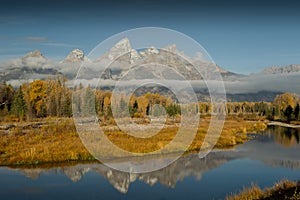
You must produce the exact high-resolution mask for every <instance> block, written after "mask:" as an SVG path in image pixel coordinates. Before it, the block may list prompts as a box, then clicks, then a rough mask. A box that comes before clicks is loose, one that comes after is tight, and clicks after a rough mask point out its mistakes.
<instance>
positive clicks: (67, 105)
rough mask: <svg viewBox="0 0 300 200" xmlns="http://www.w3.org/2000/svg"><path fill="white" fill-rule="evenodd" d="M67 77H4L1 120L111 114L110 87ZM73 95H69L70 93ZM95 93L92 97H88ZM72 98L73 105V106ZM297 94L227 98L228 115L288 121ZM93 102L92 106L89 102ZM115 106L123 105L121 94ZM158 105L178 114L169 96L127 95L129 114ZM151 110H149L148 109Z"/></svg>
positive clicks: (206, 110) (295, 112) (204, 108)
mask: <svg viewBox="0 0 300 200" xmlns="http://www.w3.org/2000/svg"><path fill="white" fill-rule="evenodd" d="M66 81H67V80H66V78H64V77H56V78H55V79H49V80H47V81H43V80H35V81H33V82H30V83H24V84H22V85H21V86H20V87H19V88H13V87H12V86H11V85H9V84H7V83H6V82H5V81H3V82H1V84H0V121H31V120H32V119H35V118H45V117H72V115H73V112H75V113H76V112H81V113H93V112H95V111H96V114H97V115H98V116H99V118H100V119H103V120H108V119H110V118H112V117H113V116H112V109H111V97H112V92H111V91H104V90H100V89H92V88H91V87H89V86H88V87H84V86H83V85H81V84H80V85H79V86H78V87H75V88H72V89H70V88H68V87H67V86H66ZM73 94H76V95H74V99H72V95H73ZM91 97H94V99H93V100H94V101H91V99H92V98H91ZM72 100H73V101H75V102H76V104H75V105H76V106H75V107H74V108H73V109H72ZM299 102H300V100H299V97H298V96H297V95H296V94H289V93H285V94H280V95H277V96H276V98H275V99H274V101H273V102H263V101H261V102H227V103H226V108H225V109H226V114H227V115H245V114H246V115H247V116H250V117H252V118H254V119H255V118H256V117H265V118H266V119H269V120H279V121H286V122H289V121H291V120H298V119H299ZM91 104H93V105H94V106H89V105H91ZM117 104H118V106H120V107H124V106H126V103H125V101H124V100H123V98H121V100H120V102H118V103H117ZM73 105H74V104H73ZM155 105H159V106H162V107H163V108H165V111H166V113H167V115H168V116H169V117H174V116H178V115H180V113H181V112H182V110H181V106H180V105H179V104H178V103H176V99H174V98H172V97H171V96H169V97H168V96H163V95H160V94H154V93H147V94H145V95H142V96H134V95H132V96H131V97H130V102H129V107H128V109H129V113H130V115H131V117H134V118H143V117H147V115H149V114H153V115H155V116H159V115H162V114H164V113H161V109H156V108H157V106H155ZM193 106H195V109H194V110H195V111H196V112H198V113H200V114H210V113H213V112H215V110H214V109H216V108H213V106H212V103H210V102H198V103H195V105H193ZM150 112H151V113H150Z"/></svg>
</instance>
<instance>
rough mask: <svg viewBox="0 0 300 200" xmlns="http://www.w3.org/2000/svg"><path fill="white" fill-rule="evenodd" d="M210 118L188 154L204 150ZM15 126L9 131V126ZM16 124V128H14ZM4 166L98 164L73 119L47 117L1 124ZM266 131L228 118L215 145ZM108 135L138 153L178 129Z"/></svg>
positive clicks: (0, 148)
mask: <svg viewBox="0 0 300 200" xmlns="http://www.w3.org/2000/svg"><path fill="white" fill-rule="evenodd" d="M209 121H210V120H209V118H201V120H200V124H199V128H198V131H197V134H196V137H195V138H194V140H193V142H192V144H191V145H190V147H189V148H188V150H187V152H195V151H197V150H199V149H200V147H201V145H204V144H203V141H204V138H205V136H206V132H207V129H208V127H209ZM9 125H10V126H11V127H9V128H7V127H8V126H9ZM12 125H13V126H12ZM0 126H1V127H6V128H5V129H3V130H0V165H1V166H8V165H38V164H45V163H60V162H71V161H95V158H94V157H93V156H92V155H91V154H90V153H89V152H88V151H87V150H86V148H85V147H84V145H83V144H82V142H81V140H80V138H79V136H78V134H77V132H76V129H75V126H74V123H73V120H72V118H60V119H54V118H53V119H52V118H47V119H43V120H40V121H38V122H31V123H25V122H22V123H14V124H8V123H6V124H4V123H2V124H0ZM265 128H266V125H265V123H264V122H260V121H246V120H243V119H238V118H235V119H233V118H230V119H229V118H228V119H227V120H226V121H225V124H224V128H223V131H222V133H221V136H220V138H219V139H218V142H217V143H216V145H215V148H217V149H224V148H231V147H233V146H235V145H237V144H242V143H244V142H245V141H247V140H249V137H248V136H247V133H254V132H258V131H261V130H263V129H265ZM105 129H106V130H107V131H105V134H106V135H107V137H108V138H109V139H110V141H111V142H112V143H114V144H115V145H118V146H119V147H120V148H122V149H124V150H127V151H131V152H138V153H145V152H152V151H155V150H157V149H159V148H162V147H163V146H165V145H166V144H168V143H169V142H170V141H172V139H173V138H174V137H175V135H176V133H177V130H178V126H176V124H175V122H174V124H173V125H172V124H169V125H168V126H167V127H166V128H163V129H162V130H161V131H160V132H159V133H158V134H157V135H155V136H153V137H151V138H149V139H140V138H134V137H132V136H129V135H127V134H125V133H123V132H121V131H119V130H117V129H116V128H115V127H114V126H113V125H107V126H106V127H105Z"/></svg>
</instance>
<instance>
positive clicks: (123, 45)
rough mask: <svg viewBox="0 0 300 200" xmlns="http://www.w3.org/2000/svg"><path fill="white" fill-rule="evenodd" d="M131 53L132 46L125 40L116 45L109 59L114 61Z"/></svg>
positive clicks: (111, 50) (110, 52)
mask: <svg viewBox="0 0 300 200" xmlns="http://www.w3.org/2000/svg"><path fill="white" fill-rule="evenodd" d="M130 51H131V45H130V42H129V39H128V38H123V39H122V40H120V41H119V42H118V43H116V44H115V45H114V46H113V47H112V48H111V49H110V51H109V54H108V58H109V59H110V60H114V59H115V58H117V57H119V56H120V55H122V54H124V53H128V52H130Z"/></svg>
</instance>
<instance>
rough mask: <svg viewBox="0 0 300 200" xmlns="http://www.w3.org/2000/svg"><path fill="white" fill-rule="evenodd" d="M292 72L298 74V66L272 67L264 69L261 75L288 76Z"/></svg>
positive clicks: (299, 69) (299, 66)
mask: <svg viewBox="0 0 300 200" xmlns="http://www.w3.org/2000/svg"><path fill="white" fill-rule="evenodd" d="M294 72H300V64H290V65H287V66H283V67H279V66H272V67H270V68H266V69H264V70H263V71H262V72H261V73H263V74H289V73H294Z"/></svg>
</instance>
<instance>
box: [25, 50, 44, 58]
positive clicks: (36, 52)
mask: <svg viewBox="0 0 300 200" xmlns="http://www.w3.org/2000/svg"><path fill="white" fill-rule="evenodd" d="M23 58H45V56H44V55H43V54H42V52H41V51H39V50H34V51H31V52H29V53H27V54H26V55H25V56H24V57H23Z"/></svg>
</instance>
